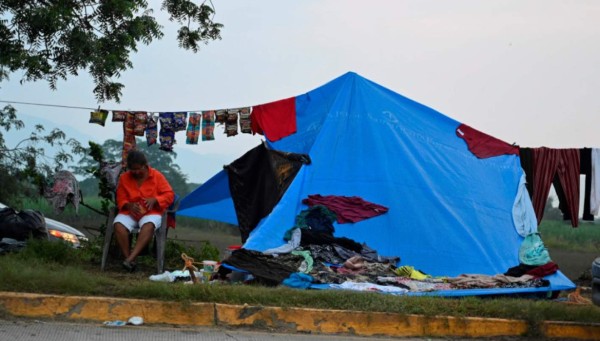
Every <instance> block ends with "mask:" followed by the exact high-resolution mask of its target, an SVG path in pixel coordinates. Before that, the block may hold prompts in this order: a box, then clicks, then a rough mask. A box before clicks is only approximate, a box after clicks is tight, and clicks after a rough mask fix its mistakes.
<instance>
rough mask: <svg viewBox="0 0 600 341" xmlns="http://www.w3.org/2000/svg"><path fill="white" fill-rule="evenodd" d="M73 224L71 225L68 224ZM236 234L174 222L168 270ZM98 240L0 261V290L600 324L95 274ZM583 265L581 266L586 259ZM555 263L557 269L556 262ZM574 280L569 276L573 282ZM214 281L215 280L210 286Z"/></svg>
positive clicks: (586, 238)
mask: <svg viewBox="0 0 600 341" xmlns="http://www.w3.org/2000/svg"><path fill="white" fill-rule="evenodd" d="M27 205H30V206H29V207H31V208H35V209H38V210H41V211H42V212H44V214H45V215H47V216H50V217H53V218H55V219H58V220H61V221H64V222H66V223H69V224H71V225H73V226H75V227H78V228H82V226H85V225H86V224H89V225H93V226H100V225H101V224H103V223H104V221H105V218H103V217H102V216H99V215H98V214H96V213H94V212H92V211H89V210H88V211H89V212H87V213H86V211H85V210H87V209H85V208H84V207H83V208H82V207H80V212H79V217H74V211H73V212H72V211H71V210H73V209H72V208H70V207H68V208H67V210H66V211H65V212H64V213H63V214H62V215H60V216H57V215H55V214H53V213H52V212H51V209H50V208H49V207H48V205H47V203H46V202H45V201H39V202H37V204H36V202H35V201H33V202H30V203H27ZM71 219H72V220H71ZM539 231H540V233H541V234H542V238H543V240H544V243H545V244H546V246H547V247H548V248H549V249H560V250H568V251H570V252H580V253H587V254H594V253H595V254H598V253H599V252H598V251H599V250H600V227H599V226H596V225H595V224H593V223H582V224H581V226H580V227H579V228H576V229H574V228H571V227H570V225H568V224H566V223H563V222H561V221H543V222H542V224H541V225H540V228H539ZM239 242H240V238H239V233H238V232H237V230H236V229H235V228H233V227H231V226H228V225H226V224H218V223H214V222H209V221H203V220H196V219H178V226H177V228H176V229H175V230H171V231H170V232H169V244H168V246H167V260H166V267H167V268H168V269H180V268H181V267H182V266H183V261H182V260H181V258H180V255H181V253H182V252H185V253H186V254H188V255H189V256H191V257H193V258H194V259H196V260H198V261H200V260H203V259H220V258H222V257H223V251H224V250H225V248H226V246H227V245H232V244H239ZM100 244H101V242H100V240H99V238H92V241H91V243H90V244H89V245H88V246H87V247H86V248H85V249H79V250H75V249H72V248H70V247H67V246H66V245H63V244H60V243H47V242H39V241H35V242H30V243H28V246H27V248H26V249H25V250H23V251H21V252H19V253H15V254H9V255H5V256H0V278H1V279H2V280H0V290H2V291H16V292H33V293H47V294H68V295H92V296H114V297H127V298H140V299H157V300H169V301H180V302H216V303H227V304H249V305H259V306H280V307H304V308H317V309H343V310H357V311H376V312H390V313H403V314H421V315H427V316H433V315H449V316H457V317H466V316H478V317H495V318H511V319H522V320H526V321H528V322H529V323H530V324H532V325H537V324H539V323H540V322H541V321H543V320H561V321H574V322H588V323H589V322H598V321H600V308H598V307H595V306H589V305H586V306H581V305H570V304H566V303H562V302H558V301H552V300H543V299H520V298H506V297H504V298H501V297H496V298H489V297H488V298H477V297H463V298H441V297H399V296H392V295H384V294H378V293H365V292H352V291H336V290H323V291H319V290H297V289H290V288H286V287H263V286H258V285H241V284H226V283H216V284H211V285H206V284H198V285H193V286H192V285H184V284H182V283H159V282H152V281H149V280H148V276H149V275H151V274H153V273H154V264H155V263H154V260H153V259H152V258H151V257H149V256H143V257H141V258H140V262H139V268H140V271H138V272H136V273H134V274H128V273H124V272H123V271H122V270H121V268H120V266H119V264H118V262H116V261H114V260H113V262H112V263H111V264H109V267H108V269H107V271H105V272H101V271H100V270H99V268H100V266H99V263H100V258H99V253H100V251H101V246H100ZM586 262H587V261H586ZM559 264H560V263H559ZM572 279H574V278H572ZM213 283H214V282H213Z"/></svg>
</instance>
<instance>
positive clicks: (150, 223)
mask: <svg viewBox="0 0 600 341" xmlns="http://www.w3.org/2000/svg"><path fill="white" fill-rule="evenodd" d="M161 221H162V216H161V215H158V214H149V215H145V216H143V217H142V219H140V221H139V222H138V223H139V225H140V226H141V228H140V231H139V234H138V236H137V240H136V242H135V246H134V247H133V250H131V253H130V254H129V256H128V257H127V258H126V259H125V261H126V262H130V263H134V262H135V259H136V258H137V256H139V255H140V253H142V251H143V250H144V249H145V248H146V247H147V246H148V244H150V242H151V241H152V237H153V235H154V231H155V229H156V228H157V227H160V224H161Z"/></svg>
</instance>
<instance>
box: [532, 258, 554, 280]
mask: <svg viewBox="0 0 600 341" xmlns="http://www.w3.org/2000/svg"><path fill="white" fill-rule="evenodd" d="M556 271H558V264H556V263H554V262H548V263H546V264H544V265H540V266H538V267H537V268H534V269H531V270H529V271H527V273H526V274H527V275H531V276H534V277H536V278H542V277H545V276H548V275H552V274H553V273H555V272H556Z"/></svg>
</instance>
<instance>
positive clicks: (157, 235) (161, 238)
mask: <svg viewBox="0 0 600 341" xmlns="http://www.w3.org/2000/svg"><path fill="white" fill-rule="evenodd" d="M178 206H179V196H178V195H175V200H174V202H173V203H172V204H171V206H169V208H168V209H167V210H166V211H165V212H164V213H163V215H162V223H161V225H160V227H159V228H158V229H155V230H154V245H155V246H156V255H155V256H156V270H157V271H158V272H157V273H159V274H161V273H163V270H164V265H165V246H166V243H167V231H168V229H169V226H168V225H167V223H168V220H169V219H167V217H168V215H174V214H175V212H176V211H177V207H178ZM117 213H118V209H117V207H113V208H112V209H111V210H110V212H109V214H108V220H107V222H108V224H107V226H106V231H105V232H104V245H103V247H102V263H101V264H100V269H101V270H102V271H104V269H105V267H106V262H107V260H108V253H109V250H110V245H111V241H112V239H113V234H114V230H115V227H114V225H113V222H114V220H115V217H116V216H117Z"/></svg>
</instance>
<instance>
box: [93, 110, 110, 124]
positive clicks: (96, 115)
mask: <svg viewBox="0 0 600 341" xmlns="http://www.w3.org/2000/svg"><path fill="white" fill-rule="evenodd" d="M107 117H108V111H106V110H96V111H92V112H90V123H96V124H99V125H101V126H103V127H104V123H106V118H107Z"/></svg>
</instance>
